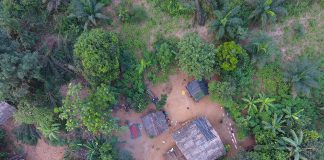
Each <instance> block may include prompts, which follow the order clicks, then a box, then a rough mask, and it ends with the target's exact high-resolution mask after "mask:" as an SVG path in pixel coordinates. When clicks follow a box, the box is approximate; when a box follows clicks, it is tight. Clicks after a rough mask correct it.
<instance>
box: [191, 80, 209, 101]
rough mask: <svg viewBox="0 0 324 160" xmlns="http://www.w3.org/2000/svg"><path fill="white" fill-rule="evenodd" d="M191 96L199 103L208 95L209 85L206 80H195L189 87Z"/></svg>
mask: <svg viewBox="0 0 324 160" xmlns="http://www.w3.org/2000/svg"><path fill="white" fill-rule="evenodd" d="M186 88H187V90H188V92H189V94H190V96H191V97H192V98H193V99H194V100H195V101H196V102H198V101H199V100H201V99H202V98H203V97H204V96H206V95H208V84H207V82H206V81H204V80H201V81H200V80H193V81H191V82H190V83H189V84H188V85H187V87H186Z"/></svg>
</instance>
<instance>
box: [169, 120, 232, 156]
mask: <svg viewBox="0 0 324 160" xmlns="http://www.w3.org/2000/svg"><path fill="white" fill-rule="evenodd" d="M172 137H173V139H174V140H175V141H176V145H177V148H178V149H179V150H180V151H181V153H182V154H183V156H184V157H185V159H186V160H214V159H217V158H220V157H221V156H223V155H225V153H226V152H225V148H224V145H223V143H222V141H221V139H220V137H219V135H218V134H217V132H216V131H215V129H214V128H213V127H212V126H211V124H210V123H209V121H208V120H207V118H206V117H200V118H197V119H195V120H193V121H191V122H190V123H187V124H186V125H185V126H184V127H182V128H180V129H179V130H178V131H176V132H174V133H173V134H172ZM172 150H173V151H174V153H172V152H171V153H170V154H168V153H167V154H168V156H165V157H171V158H170V159H167V160H183V157H182V156H181V155H180V154H179V153H178V151H177V149H176V148H174V149H172ZM168 152H170V150H169V151H168ZM172 154H177V155H178V156H172ZM174 157H176V158H174ZM177 157H179V158H177ZM172 158H173V159H172Z"/></svg>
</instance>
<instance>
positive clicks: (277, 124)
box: [262, 113, 286, 135]
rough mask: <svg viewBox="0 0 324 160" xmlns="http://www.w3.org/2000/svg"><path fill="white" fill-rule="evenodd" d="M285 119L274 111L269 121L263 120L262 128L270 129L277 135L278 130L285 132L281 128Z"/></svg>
mask: <svg viewBox="0 0 324 160" xmlns="http://www.w3.org/2000/svg"><path fill="white" fill-rule="evenodd" d="M285 121H286V120H283V115H279V116H278V115H277V114H276V113H275V114H274V116H273V119H272V121H271V123H269V122H266V121H263V122H262V123H263V124H264V129H265V130H271V131H272V134H273V135H277V133H278V132H281V133H285V132H284V131H283V130H282V127H283V126H282V125H283V123H284V122H285Z"/></svg>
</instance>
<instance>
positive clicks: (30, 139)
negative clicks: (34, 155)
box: [13, 124, 40, 145]
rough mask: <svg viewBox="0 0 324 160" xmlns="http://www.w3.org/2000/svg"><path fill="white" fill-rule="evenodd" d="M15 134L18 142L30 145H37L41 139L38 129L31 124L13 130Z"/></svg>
mask: <svg viewBox="0 0 324 160" xmlns="http://www.w3.org/2000/svg"><path fill="white" fill-rule="evenodd" d="M13 133H14V135H15V137H16V139H17V140H19V141H20V142H22V143H24V144H28V145H36V144H37V141H38V138H40V137H39V134H38V133H37V131H36V128H35V127H34V126H33V125H31V124H21V125H20V126H18V127H17V128H15V129H14V130H13Z"/></svg>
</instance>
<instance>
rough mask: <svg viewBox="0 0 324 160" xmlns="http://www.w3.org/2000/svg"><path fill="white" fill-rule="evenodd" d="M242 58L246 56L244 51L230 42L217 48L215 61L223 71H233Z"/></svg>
mask: <svg viewBox="0 0 324 160" xmlns="http://www.w3.org/2000/svg"><path fill="white" fill-rule="evenodd" d="M243 56H246V52H245V50H244V49H243V48H242V47H241V46H239V45H237V44H235V42H234V41H231V42H225V43H223V44H222V45H221V46H219V47H218V49H217V51H216V58H215V59H216V61H217V62H218V65H219V66H220V68H221V69H223V70H224V71H233V70H235V69H236V67H237V65H238V63H239V60H240V59H242V57H243Z"/></svg>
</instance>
